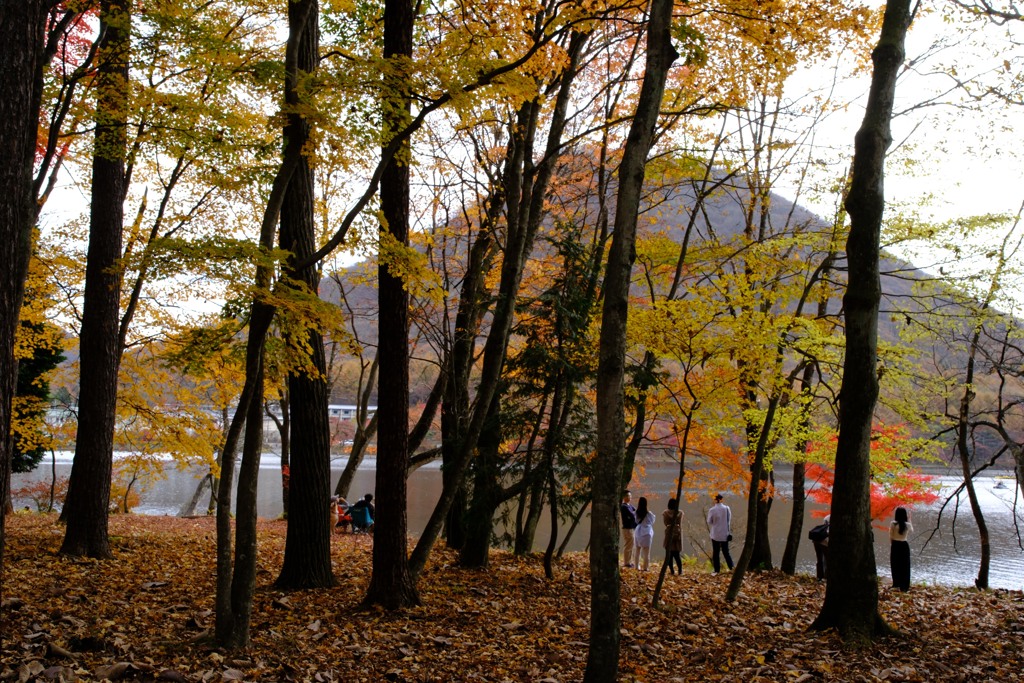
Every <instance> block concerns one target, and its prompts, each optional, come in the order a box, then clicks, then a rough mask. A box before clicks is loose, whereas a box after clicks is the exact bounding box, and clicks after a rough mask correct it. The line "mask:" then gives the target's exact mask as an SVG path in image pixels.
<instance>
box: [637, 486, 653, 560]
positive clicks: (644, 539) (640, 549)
mask: <svg viewBox="0 0 1024 683" xmlns="http://www.w3.org/2000/svg"><path fill="white" fill-rule="evenodd" d="M652 543H654V513H653V512H651V511H650V510H648V509H647V499H646V498H644V497H643V496H640V504H639V505H637V507H636V529H635V530H634V531H633V545H634V546H635V547H636V550H635V558H634V559H633V563H634V564H635V565H636V568H637V569H639V570H640V571H647V569H648V567H650V566H651V544H652Z"/></svg>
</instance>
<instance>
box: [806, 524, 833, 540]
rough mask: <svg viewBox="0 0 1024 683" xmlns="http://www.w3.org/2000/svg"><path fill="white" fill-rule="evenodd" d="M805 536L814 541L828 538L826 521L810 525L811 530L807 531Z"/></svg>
mask: <svg viewBox="0 0 1024 683" xmlns="http://www.w3.org/2000/svg"><path fill="white" fill-rule="evenodd" d="M807 538H809V539H811V540H812V541H814V542H815V543H820V542H822V541H824V540H825V539H826V538H828V522H825V523H824V524H819V525H818V526H816V527H812V528H811V530H810V531H808V532H807Z"/></svg>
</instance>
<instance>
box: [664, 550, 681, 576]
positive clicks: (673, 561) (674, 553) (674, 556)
mask: <svg viewBox="0 0 1024 683" xmlns="http://www.w3.org/2000/svg"><path fill="white" fill-rule="evenodd" d="M676 566H678V567H679V573H680V574H682V573H683V558H682V557H681V556H680V554H679V551H678V550H669V551H668V569H669V571H671V572H672V573H673V574H675V573H676V569H675V568H676Z"/></svg>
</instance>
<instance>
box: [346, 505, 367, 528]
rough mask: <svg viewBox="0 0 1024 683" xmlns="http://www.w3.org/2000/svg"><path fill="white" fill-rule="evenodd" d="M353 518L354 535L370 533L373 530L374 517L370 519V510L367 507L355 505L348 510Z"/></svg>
mask: <svg viewBox="0 0 1024 683" xmlns="http://www.w3.org/2000/svg"><path fill="white" fill-rule="evenodd" d="M348 514H349V516H350V517H352V533H354V534H355V533H368V532H369V531H370V530H371V529H373V517H370V508H368V507H366V506H365V505H353V506H352V507H350V508H349V509H348Z"/></svg>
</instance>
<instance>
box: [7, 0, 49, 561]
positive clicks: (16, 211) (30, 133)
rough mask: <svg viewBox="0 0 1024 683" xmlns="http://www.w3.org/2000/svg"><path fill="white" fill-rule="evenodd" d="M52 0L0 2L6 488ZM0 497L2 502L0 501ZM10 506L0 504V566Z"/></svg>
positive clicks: (9, 469) (33, 211) (10, 453)
mask: <svg viewBox="0 0 1024 683" xmlns="http://www.w3.org/2000/svg"><path fill="white" fill-rule="evenodd" d="M52 5H53V2H51V1H50V0H5V1H4V3H3V5H2V7H3V10H2V12H0V43H2V45H0V73H2V74H4V81H5V85H4V95H3V97H0V150H2V153H3V159H4V163H2V164H0V264H3V267H2V268H0V486H3V489H2V490H3V491H9V490H10V476H11V459H12V453H13V450H14V440H13V438H12V436H11V401H12V399H13V397H14V388H15V384H16V382H17V375H18V373H17V365H18V364H17V361H16V360H15V358H14V339H15V335H16V333H17V330H18V320H19V317H20V312H21V301H22V298H23V297H24V292H25V275H26V272H27V269H28V258H29V254H30V251H31V241H32V228H33V227H34V226H35V221H36V215H37V211H36V204H35V192H34V190H33V185H32V183H33V178H32V167H33V163H34V160H35V151H36V135H37V132H38V130H39V103H40V98H41V94H42V72H43V65H44V61H45V60H44V56H43V47H44V43H45V36H46V33H45V29H46V17H47V12H48V11H49V9H50V7H51V6H52ZM0 502H2V501H0ZM6 521H7V506H6V505H0V571H2V570H3V557H4V540H5V536H4V529H6Z"/></svg>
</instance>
